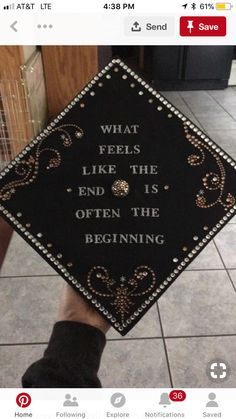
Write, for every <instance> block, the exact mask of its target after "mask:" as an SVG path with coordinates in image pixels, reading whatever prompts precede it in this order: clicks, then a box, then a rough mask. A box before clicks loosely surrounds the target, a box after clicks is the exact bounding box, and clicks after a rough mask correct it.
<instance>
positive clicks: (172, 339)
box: [0, 88, 236, 387]
mask: <svg viewBox="0 0 236 419" xmlns="http://www.w3.org/2000/svg"><path fill="white" fill-rule="evenodd" d="M165 95H166V96H167V97H168V98H169V100H170V101H171V102H173V103H174V104H175V105H176V106H177V107H178V108H180V109H181V110H182V112H183V113H185V114H187V116H188V117H189V118H190V119H192V120H193V121H194V122H196V123H197V124H198V125H200V126H201V127H202V128H203V129H204V130H205V131H207V133H208V134H209V135H210V136H211V137H212V138H213V139H214V140H215V141H216V142H217V143H218V144H219V145H221V146H222V147H223V148H224V149H225V150H226V151H228V152H229V153H230V154H231V155H232V156H233V157H234V158H236V88H229V89H227V90H225V91H209V92H206V91H205V92H204V91H203V92H168V93H165ZM0 276H1V278H0V331H1V332H0V371H1V374H0V387H7V386H9V387H14V386H19V385H20V378H21V375H22V374H23V372H24V370H25V369H26V367H27V366H28V365H29V364H30V363H32V362H33V361H34V360H36V359H38V358H39V357H40V356H41V355H42V353H43V351H44V349H45V345H46V344H47V341H48V338H49V336H50V331H51V327H52V324H53V322H54V319H55V313H56V306H57V302H58V296H59V294H60V290H61V288H62V284H63V280H62V279H61V278H60V277H59V276H58V275H57V274H56V273H55V272H54V271H53V269H52V268H50V267H49V266H48V265H47V264H46V263H45V262H44V261H43V260H42V259H41V258H40V257H39V256H38V255H37V254H36V253H35V252H34V251H33V250H32V249H31V248H30V247H29V246H28V245H27V244H26V243H25V242H24V241H23V240H22V239H21V238H20V237H19V236H18V235H17V234H14V236H13V240H12V242H11V244H10V247H9V250H8V253H7V257H6V259H5V262H4V264H3V267H2V270H1V272H0ZM214 358H221V359H224V360H225V361H227V362H228V363H229V364H230V366H231V376H230V378H229V380H228V381H225V382H223V383H221V384H213V383H212V382H211V381H210V380H209V378H208V377H207V375H206V372H205V370H206V366H207V364H208V362H209V361H210V360H212V359H214ZM100 377H101V379H102V383H103V386H104V387H169V386H174V387H214V386H225V387H236V219H233V220H232V221H231V222H230V223H229V224H228V225H227V226H226V227H225V228H224V229H223V230H222V231H221V232H220V233H219V234H218V235H217V236H216V238H215V240H214V241H212V242H211V243H210V244H209V245H208V246H207V247H206V248H205V250H204V251H203V252H202V253H201V254H200V255H199V256H198V258H197V259H195V260H194V261H193V263H192V264H191V265H190V266H189V267H188V269H187V270H186V271H185V272H183V273H182V275H181V276H180V277H179V278H178V279H177V280H176V282H175V283H174V284H173V285H172V286H171V287H170V288H169V289H168V291H167V292H166V293H165V294H164V296H163V297H162V298H161V299H160V300H159V303H158V304H155V305H154V306H153V307H152V309H151V310H150V311H149V312H148V313H147V315H146V316H145V317H144V318H143V320H142V321H141V322H140V323H139V324H138V325H137V326H136V327H135V328H134V329H133V330H132V331H131V332H130V333H129V334H128V335H127V336H125V337H123V338H122V337H121V336H120V335H119V334H118V333H117V332H115V331H114V330H111V331H110V332H109V333H108V343H107V346H106V349H105V352H104V356H103V359H102V365H101V368H100Z"/></svg>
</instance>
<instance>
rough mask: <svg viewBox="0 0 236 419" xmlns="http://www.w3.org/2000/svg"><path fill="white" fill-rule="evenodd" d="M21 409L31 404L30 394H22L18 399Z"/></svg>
mask: <svg viewBox="0 0 236 419" xmlns="http://www.w3.org/2000/svg"><path fill="white" fill-rule="evenodd" d="M16 403H17V404H18V406H19V407H22V408H25V407H28V406H29V405H30V404H31V397H30V395H29V394H28V393H20V394H18V396H17V398H16Z"/></svg>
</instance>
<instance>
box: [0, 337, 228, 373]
mask: <svg viewBox="0 0 236 419" xmlns="http://www.w3.org/2000/svg"><path fill="white" fill-rule="evenodd" d="M224 337H236V333H226V334H223V335H197V336H194V335H183V336H165V337H163V336H150V337H140V338H120V339H119V338H115V339H107V342H127V341H136V340H160V339H162V340H166V339H197V338H198V339H199V338H200V339H202V338H224ZM48 343H49V342H24V343H23V342H19V343H17V342H14V343H0V348H1V347H6V346H8V347H11V346H40V345H44V346H45V345H48ZM166 355H167V354H166ZM168 361H169V360H168ZM167 365H169V364H168V362H167ZM169 373H170V372H169ZM170 379H171V378H170ZM171 381H172V380H171Z"/></svg>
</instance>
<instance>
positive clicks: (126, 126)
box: [0, 59, 236, 335]
mask: <svg viewBox="0 0 236 419" xmlns="http://www.w3.org/2000/svg"><path fill="white" fill-rule="evenodd" d="M235 168H236V163H235V161H234V160H233V159H232V158H231V157H230V156H229V155H228V154H227V153H225V152H224V151H223V150H222V149H221V148H220V147H219V146H218V145H216V144H215V143H214V142H213V141H212V140H211V139H209V138H208V137H207V135H206V134H204V133H203V132H202V131H201V130H200V129H199V128H198V127H197V126H196V125H195V124H193V123H192V122H191V121H189V120H188V118H187V117H185V116H184V115H183V114H182V113H181V112H180V111H179V110H178V109H177V108H176V107H175V106H173V105H172V104H171V103H170V102H169V101H167V100H166V99H165V98H164V97H163V96H162V95H161V94H160V93H158V92H157V91H155V89H154V88H153V87H151V86H150V85H149V84H147V83H146V81H144V80H143V79H142V78H141V77H140V76H139V75H137V74H136V73H135V72H134V71H133V70H132V69H130V68H129V67H128V66H127V65H126V64H125V63H123V62H122V61H121V60H120V59H114V60H112V61H111V63H109V64H108V65H107V66H106V67H105V68H104V69H103V70H102V71H101V72H100V73H99V74H98V75H96V76H95V77H94V79H93V80H91V81H90V83H89V84H88V85H87V86H86V87H85V88H84V89H83V90H82V91H81V92H80V93H79V94H78V95H77V96H76V97H75V98H74V99H73V100H72V102H71V103H70V104H69V105H68V106H67V107H66V108H65V109H64V110H63V111H62V112H61V113H60V114H59V115H58V116H57V117H56V118H55V119H54V120H53V122H51V123H50V124H49V126H48V127H47V128H45V129H44V130H43V131H42V133H40V134H39V135H38V136H37V137H36V138H35V139H34V140H32V141H31V142H30V143H29V144H28V145H27V146H26V147H25V149H24V150H22V152H21V153H20V154H19V155H18V156H17V157H16V158H15V159H14V160H13V161H12V162H11V163H10V164H9V165H8V166H7V167H6V168H5V169H4V170H3V171H2V172H1V174H0V213H1V214H2V216H3V217H4V218H5V219H6V221H8V222H9V223H10V224H11V225H12V226H13V228H14V229H15V230H16V231H17V232H18V233H19V234H20V235H21V236H22V237H23V238H24V239H25V240H26V241H27V242H28V243H29V244H30V245H31V246H32V247H33V248H34V249H35V250H36V251H37V252H38V253H39V254H40V255H41V256H42V257H43V258H44V259H45V260H46V261H47V262H48V263H49V264H50V265H51V266H52V267H53V268H54V269H55V270H56V271H57V272H58V273H59V274H60V275H61V276H62V277H63V278H64V279H65V280H66V281H67V282H68V283H69V284H70V285H71V286H72V287H74V288H75V289H76V290H77V291H78V292H79V293H80V294H81V295H82V296H84V297H85V298H87V299H88V301H89V302H90V303H91V304H92V305H93V306H94V308H95V309H96V310H97V311H98V312H99V313H100V314H101V315H103V316H104V317H106V318H107V320H108V321H109V322H110V323H111V324H112V325H113V327H114V328H115V329H117V330H118V331H119V332H120V333H121V334H122V335H125V334H126V333H127V332H128V331H129V330H130V329H131V328H132V327H133V326H134V325H135V324H136V323H137V322H138V321H139V320H140V318H141V317H142V316H143V315H144V314H145V312H146V311H147V310H148V309H149V308H150V307H151V306H152V304H153V303H154V302H155V301H156V300H157V299H158V298H159V297H160V296H161V295H162V293H163V292H164V291H165V290H166V289H167V288H168V287H169V286H170V285H171V283H172V282H173V281H174V280H175V279H176V278H177V277H178V275H179V274H181V272H182V271H183V270H184V269H185V268H186V267H187V266H188V264H189V263H191V262H192V260H193V259H194V258H195V257H196V256H197V255H198V254H199V252H200V251H201V250H202V249H203V248H204V247H205V246H206V245H207V243H208V242H209V241H210V240H211V239H212V238H213V237H214V236H215V234H217V232H218V231H219V230H220V229H221V228H222V227H223V226H224V225H225V224H226V223H227V222H228V221H229V220H230V219H231V218H232V217H233V216H234V214H235V212H236V198H235V197H236V171H235Z"/></svg>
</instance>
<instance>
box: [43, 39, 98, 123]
mask: <svg viewBox="0 0 236 419" xmlns="http://www.w3.org/2000/svg"><path fill="white" fill-rule="evenodd" d="M42 55H43V63H44V74H45V80H46V91H47V101H48V110H49V117H50V118H52V117H55V116H56V115H57V114H58V113H59V112H60V111H61V110H62V109H63V108H64V107H65V106H66V105H67V104H68V103H69V102H70V101H71V100H72V98H73V97H74V96H75V95H76V94H77V93H78V92H79V91H80V90H81V89H82V88H83V87H84V85H85V84H87V83H88V81H89V80H90V79H91V78H93V77H94V75H95V74H96V73H97V71H98V68H99V52H98V47H95V46H43V47H42Z"/></svg>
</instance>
